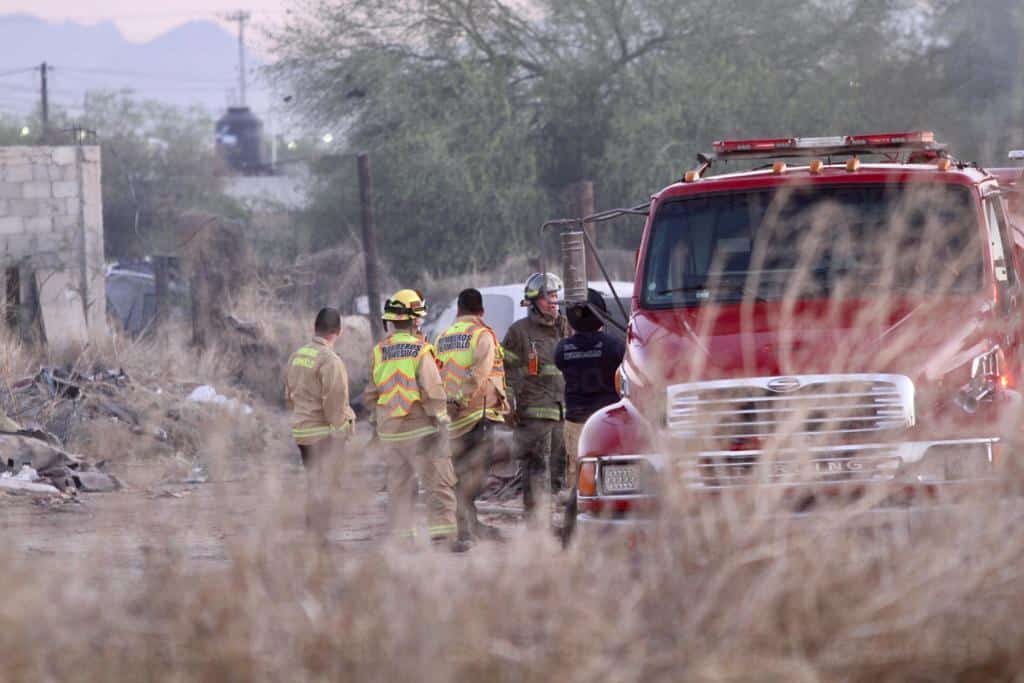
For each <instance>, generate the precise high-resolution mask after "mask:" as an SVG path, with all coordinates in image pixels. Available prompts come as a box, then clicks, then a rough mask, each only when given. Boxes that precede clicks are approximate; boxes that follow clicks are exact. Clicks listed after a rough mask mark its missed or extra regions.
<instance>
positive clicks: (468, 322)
mask: <svg viewBox="0 0 1024 683" xmlns="http://www.w3.org/2000/svg"><path fill="white" fill-rule="evenodd" d="M435 347H436V349H437V360H438V361H439V362H440V364H441V379H442V380H443V381H444V389H445V393H446V394H447V396H448V401H449V406H451V407H452V410H451V411H450V412H449V414H450V415H451V417H452V423H451V425H450V426H449V434H450V435H451V436H452V437H459V436H462V435H463V434H465V433H467V432H469V431H470V430H472V429H473V427H474V426H475V425H476V424H477V423H478V422H479V421H480V420H482V419H484V418H485V417H486V418H487V419H488V420H492V421H494V422H503V421H504V415H505V414H506V413H507V412H508V401H507V399H506V398H505V366H504V360H503V359H504V354H503V352H502V349H501V345H500V344H498V340H497V337H496V336H495V334H494V330H492V329H491V328H490V327H488V326H487V325H486V324H485V323H484V322H483V320H481V319H480V318H478V317H476V316H462V317H460V318H458V319H457V320H456V321H455V323H454V324H453V325H452V326H451V327H449V328H448V329H447V330H445V331H444V332H443V333H441V335H440V336H438V338H437V343H436V344H435Z"/></svg>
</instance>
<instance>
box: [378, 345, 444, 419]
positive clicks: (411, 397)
mask: <svg viewBox="0 0 1024 683" xmlns="http://www.w3.org/2000/svg"><path fill="white" fill-rule="evenodd" d="M430 350H431V347H430V344H428V343H427V342H426V341H424V340H423V339H420V338H419V337H415V336H413V335H411V334H409V333H407V332H396V333H395V334H393V335H391V336H390V337H389V338H388V339H386V340H384V341H383V342H381V343H380V344H377V346H375V347H374V348H373V383H374V385H375V386H376V387H377V409H378V411H380V414H381V415H383V416H385V417H405V416H406V415H408V414H409V411H410V410H411V409H412V407H413V405H414V404H416V403H418V402H419V400H420V388H419V385H418V384H417V383H416V372H417V371H418V370H419V367H420V361H421V360H422V359H423V357H424V356H425V355H427V354H429V353H430Z"/></svg>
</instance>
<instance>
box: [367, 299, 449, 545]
mask: <svg viewBox="0 0 1024 683" xmlns="http://www.w3.org/2000/svg"><path fill="white" fill-rule="evenodd" d="M426 314H427V307H426V304H425V303H424V301H423V295H422V294H420V293H419V292H417V291H415V290H412V289H403V290H401V291H399V292H396V293H395V295H394V296H392V297H391V298H390V299H388V300H387V301H386V302H385V304H384V315H383V318H382V319H383V321H384V327H385V329H387V328H388V326H390V327H391V328H392V330H391V332H390V334H388V336H387V337H386V338H385V339H384V340H383V341H381V342H380V343H379V344H377V345H376V346H375V347H374V348H373V361H372V365H371V368H370V382H369V383H368V384H367V387H366V391H365V393H364V399H365V403H366V405H367V406H373V411H372V412H373V415H374V417H373V422H374V426H375V429H376V432H377V438H378V439H379V440H380V443H381V445H382V446H383V449H384V452H385V457H386V460H387V463H388V494H389V496H390V512H389V524H390V528H391V530H392V532H395V533H399V534H401V535H403V536H415V535H416V527H415V525H414V522H413V501H414V498H415V495H416V490H417V488H416V478H417V476H418V477H419V480H420V482H421V483H422V485H423V488H424V489H425V490H426V492H427V526H428V532H429V535H430V538H431V540H433V541H450V542H451V546H450V547H451V549H452V550H453V551H455V552H462V551H464V550H468V549H469V544H468V543H467V542H465V541H464V540H459V539H458V538H457V535H456V530H457V529H456V523H455V492H454V488H455V472H454V470H453V469H452V459H451V453H450V450H449V448H448V433H447V432H448V424H449V422H450V419H449V417H448V409H447V405H446V397H445V393H444V386H443V384H442V381H441V375H440V373H439V370H438V367H437V358H436V357H435V354H434V347H433V346H431V345H430V343H428V342H427V340H426V339H424V338H423V334H422V333H421V332H420V322H421V321H422V320H423V317H424V316H425V315H426Z"/></svg>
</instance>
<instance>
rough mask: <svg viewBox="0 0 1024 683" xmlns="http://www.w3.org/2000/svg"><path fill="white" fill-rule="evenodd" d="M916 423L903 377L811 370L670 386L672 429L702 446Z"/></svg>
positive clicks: (733, 446)
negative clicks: (810, 372) (810, 373)
mask: <svg viewBox="0 0 1024 683" xmlns="http://www.w3.org/2000/svg"><path fill="white" fill-rule="evenodd" d="M913 423H914V388H913V384H912V383H911V382H910V380H909V378H907V377H904V376H902V375H839V376H837V375H813V376H800V377H766V378H746V379H742V380H725V381H713V382H698V383H693V384H680V385H675V386H672V387H669V389H668V415H667V424H668V428H669V431H670V432H671V433H672V434H673V436H675V437H677V438H683V439H685V440H687V441H688V442H690V443H692V444H693V445H695V446H696V448H697V450H700V451H716V452H717V451H738V450H761V449H763V448H766V447H769V446H777V447H785V446H787V445H793V444H806V445H825V444H832V443H850V442H857V441H870V440H872V439H873V437H875V436H877V433H878V432H886V431H892V430H898V429H904V428H906V427H909V426H911V425H913Z"/></svg>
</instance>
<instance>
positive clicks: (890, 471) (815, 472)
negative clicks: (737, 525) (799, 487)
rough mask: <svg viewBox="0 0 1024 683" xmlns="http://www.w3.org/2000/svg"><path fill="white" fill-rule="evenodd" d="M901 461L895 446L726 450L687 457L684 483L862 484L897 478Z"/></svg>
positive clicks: (743, 484) (709, 485)
mask: <svg viewBox="0 0 1024 683" xmlns="http://www.w3.org/2000/svg"><path fill="white" fill-rule="evenodd" d="M899 463H900V458H899V456H898V454H897V449H896V448H894V447H892V446H879V445H872V446H867V447H856V446H853V447H845V448H823V449H816V450H811V451H802V452H796V451H777V452H775V453H772V454H770V455H766V454H765V453H764V452H762V451H721V452H718V453H710V452H708V453H700V454H699V455H694V456H690V457H688V458H687V466H686V467H685V470H686V475H685V478H686V480H687V481H689V482H690V483H692V484H698V485H700V486H703V487H709V488H728V487H731V486H746V485H749V484H751V483H753V482H761V483H764V484H795V483H810V482H821V483H857V482H866V481H887V480H891V479H893V478H894V476H895V474H896V472H897V470H898V469H899Z"/></svg>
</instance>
